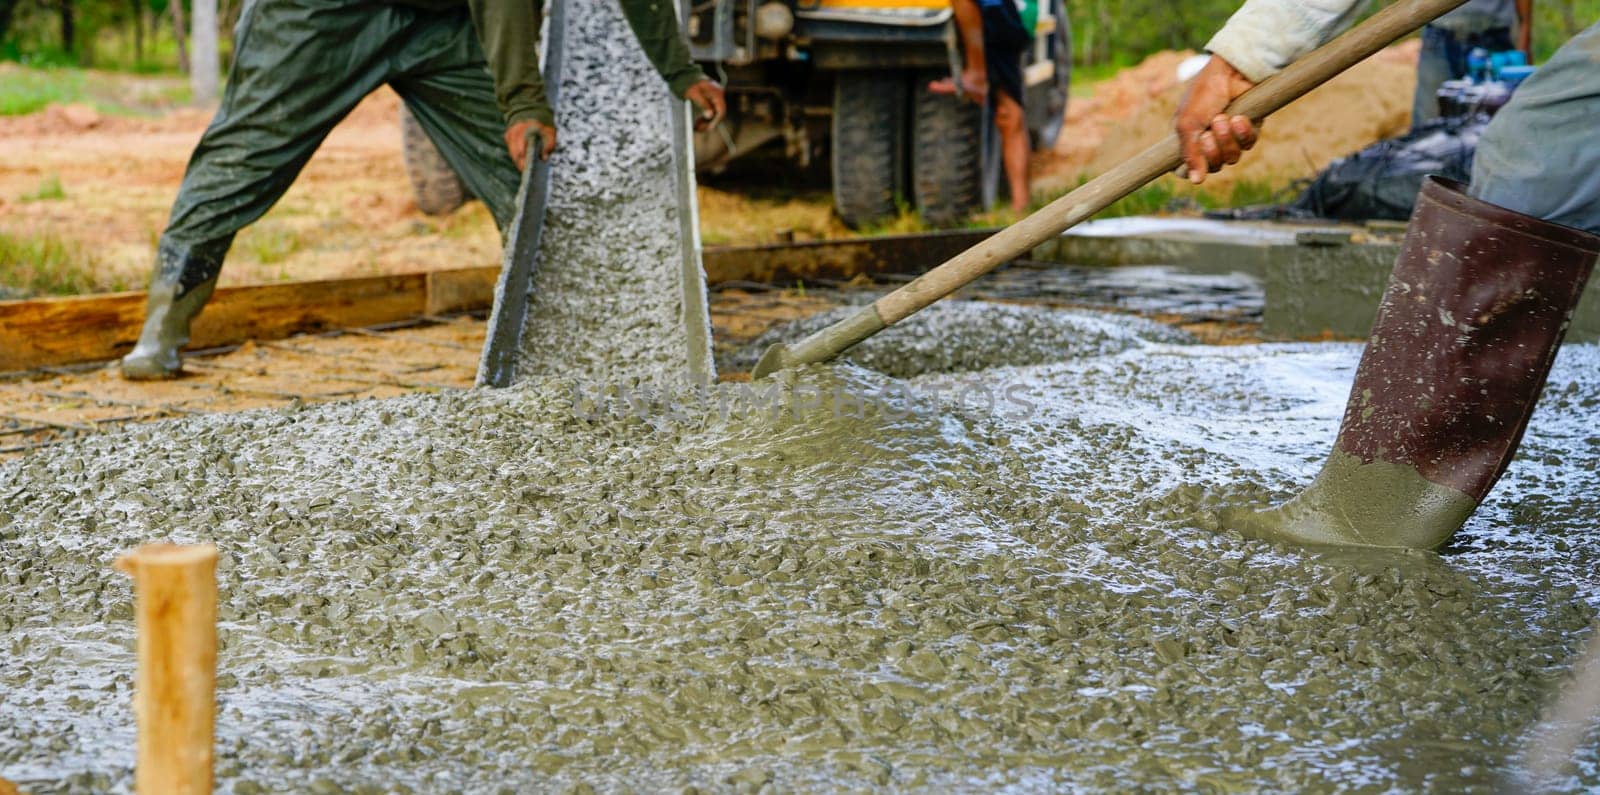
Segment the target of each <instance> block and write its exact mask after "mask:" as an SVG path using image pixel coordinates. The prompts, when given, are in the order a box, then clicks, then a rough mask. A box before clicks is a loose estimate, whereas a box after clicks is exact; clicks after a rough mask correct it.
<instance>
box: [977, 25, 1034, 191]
mask: <svg viewBox="0 0 1600 795" xmlns="http://www.w3.org/2000/svg"><path fill="white" fill-rule="evenodd" d="M980 11H981V12H982V14H983V59H984V65H985V67H986V68H987V69H988V72H989V102H990V107H992V108H993V109H994V126H995V131H996V132H998V133H999V134H1000V162H1001V164H1002V166H1003V167H1004V168H1005V172H1006V181H1007V182H1008V183H1010V185H1011V209H1012V210H1015V211H1016V212H1018V213H1023V212H1027V210H1028V155H1029V154H1030V150H1031V149H1032V147H1031V146H1029V144H1028V122H1027V116H1026V115H1025V114H1024V113H1023V112H1022V97H1023V90H1024V82H1023V74H1022V54H1023V52H1025V51H1026V50H1027V48H1028V46H1029V45H1030V44H1032V38H1031V37H1030V36H1029V35H1028V31H1027V29H1026V28H1025V27H1023V24H1022V17H1021V16H1020V15H1019V14H1018V13H1017V8H1016V6H1015V5H1014V4H1012V3H996V4H994V5H992V6H983V7H982V8H981V9H980Z"/></svg>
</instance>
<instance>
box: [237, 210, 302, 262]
mask: <svg viewBox="0 0 1600 795" xmlns="http://www.w3.org/2000/svg"><path fill="white" fill-rule="evenodd" d="M234 246H235V247H236V248H238V249H240V250H242V251H244V252H246V253H247V254H248V255H249V256H251V257H253V258H254V259H255V261H256V262H259V263H261V264H263V265H273V264H276V263H279V262H283V261H284V260H286V259H288V258H289V256H290V255H292V254H294V253H295V252H296V251H299V250H300V236H299V235H296V234H295V233H294V231H293V230H291V229H289V228H287V227H285V226H283V225H282V224H279V223H274V222H272V221H263V222H261V223H257V224H252V225H251V226H249V227H248V228H246V229H245V230H244V231H243V232H240V233H239V237H238V238H237V240H236V241H235V243H234Z"/></svg>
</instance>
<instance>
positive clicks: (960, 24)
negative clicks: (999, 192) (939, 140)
mask: <svg viewBox="0 0 1600 795" xmlns="http://www.w3.org/2000/svg"><path fill="white" fill-rule="evenodd" d="M951 5H952V7H953V10H954V15H955V19H956V30H957V31H959V32H960V34H961V49H962V53H963V58H964V64H963V68H962V72H961V74H959V75H953V76H951V77H948V78H944V79H941V80H935V81H933V82H932V83H930V84H929V85H928V90H930V91H933V92H934V93H937V94H955V93H957V91H956V82H955V81H956V80H960V81H961V91H960V93H961V94H962V95H963V96H965V97H966V98H967V99H969V100H971V101H972V102H976V103H978V104H979V105H982V104H984V103H989V107H990V108H991V110H992V111H993V113H994V126H995V130H996V131H997V132H999V133H1000V161H1001V164H1002V166H1003V167H1004V168H1005V172H1006V182H1007V184H1009V185H1010V186H1011V209H1012V210H1013V211H1015V212H1017V213H1018V214H1025V213H1027V211H1028V155H1029V150H1030V149H1031V147H1030V145H1029V143H1028V123H1027V118H1026V116H1024V115H1023V112H1022V56H1023V53H1025V52H1027V50H1028V47H1029V45H1031V44H1032V43H1033V32H1032V30H1030V26H1029V25H1028V23H1026V22H1025V21H1024V20H1023V18H1022V12H1021V11H1020V10H1019V9H1018V8H1017V5H1016V3H1015V2H1013V0H953V2H952V3H951ZM1033 9H1034V10H1033V13H1032V16H1033V17H1034V18H1035V19H1037V17H1038V11H1037V5H1035V6H1033Z"/></svg>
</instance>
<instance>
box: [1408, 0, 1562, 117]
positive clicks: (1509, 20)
mask: <svg viewBox="0 0 1600 795" xmlns="http://www.w3.org/2000/svg"><path fill="white" fill-rule="evenodd" d="M1479 47H1481V48H1483V49H1484V50H1487V51H1488V52H1503V51H1505V50H1521V51H1522V52H1523V53H1525V54H1526V55H1527V56H1528V62H1529V63H1532V62H1533V0H1467V3H1466V5H1463V6H1461V7H1460V8H1457V9H1456V10H1454V11H1451V12H1450V13H1448V14H1445V15H1444V16H1442V17H1439V18H1438V19H1436V20H1434V21H1433V22H1430V23H1428V25H1427V26H1425V27H1424V28H1423V29H1422V54H1421V55H1420V56H1419V57H1418V58H1417V91H1416V93H1415V94H1414V95H1413V96H1412V99H1411V127H1412V128H1413V129H1415V128H1417V127H1420V126H1421V125H1423V124H1425V123H1426V122H1429V121H1432V120H1434V119H1437V118H1439V87H1440V86H1442V85H1444V82H1445V81H1446V80H1460V79H1461V78H1463V77H1466V76H1467V54H1468V53H1470V52H1472V51H1473V50H1474V49H1476V48H1479Z"/></svg>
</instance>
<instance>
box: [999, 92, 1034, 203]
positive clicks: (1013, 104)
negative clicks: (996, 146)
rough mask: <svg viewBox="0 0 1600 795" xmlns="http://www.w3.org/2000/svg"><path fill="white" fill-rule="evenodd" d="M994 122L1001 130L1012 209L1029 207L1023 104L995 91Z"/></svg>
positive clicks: (1026, 141) (1027, 153)
mask: <svg viewBox="0 0 1600 795" xmlns="http://www.w3.org/2000/svg"><path fill="white" fill-rule="evenodd" d="M994 126H995V129H996V130H998V131H999V133H1000V159H1001V162H1002V164H1003V165H1004V167H1005V170H1006V182H1008V183H1010V185H1011V209H1012V210H1013V211H1015V212H1017V213H1018V214H1022V213H1026V212H1027V211H1028V200H1029V198H1030V194H1029V191H1028V155H1029V154H1030V152H1029V149H1030V148H1031V147H1030V146H1029V144H1028V122H1027V117H1026V116H1025V115H1024V114H1023V112H1022V105H1021V104H1020V103H1018V102H1017V101H1016V100H1015V99H1013V98H1012V97H1011V96H1010V95H1009V94H1006V93H1004V92H997V93H996V94H995V98H994Z"/></svg>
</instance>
